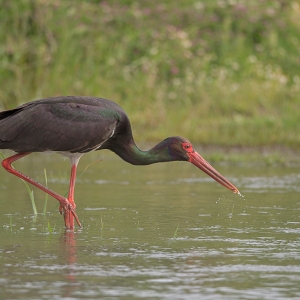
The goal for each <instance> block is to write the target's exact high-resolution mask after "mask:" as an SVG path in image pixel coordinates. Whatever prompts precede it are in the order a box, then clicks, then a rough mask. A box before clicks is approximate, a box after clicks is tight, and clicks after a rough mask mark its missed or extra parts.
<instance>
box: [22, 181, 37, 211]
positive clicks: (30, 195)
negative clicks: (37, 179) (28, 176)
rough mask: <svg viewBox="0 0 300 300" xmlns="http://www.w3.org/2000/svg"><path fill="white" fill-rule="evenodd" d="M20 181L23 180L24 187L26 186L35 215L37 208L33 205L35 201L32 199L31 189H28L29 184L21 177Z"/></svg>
mask: <svg viewBox="0 0 300 300" xmlns="http://www.w3.org/2000/svg"><path fill="white" fill-rule="evenodd" d="M22 181H23V182H24V183H25V185H26V188H27V191H28V194H29V197H30V200H31V204H32V210H33V214H34V215H37V209H36V205H35V201H34V195H33V191H32V190H30V187H29V185H28V184H27V182H26V181H24V180H23V179H22Z"/></svg>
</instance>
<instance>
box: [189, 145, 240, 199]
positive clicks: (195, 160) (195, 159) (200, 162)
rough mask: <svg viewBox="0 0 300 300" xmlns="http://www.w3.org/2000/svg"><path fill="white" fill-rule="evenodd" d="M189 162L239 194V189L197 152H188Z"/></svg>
mask: <svg viewBox="0 0 300 300" xmlns="http://www.w3.org/2000/svg"><path fill="white" fill-rule="evenodd" d="M189 157H190V159H189V162H191V163H192V164H193V165H195V166H196V167H198V168H199V169H201V170H202V171H203V172H205V173H206V174H207V175H209V176H210V177H212V178H213V179H214V180H216V181H217V182H219V183H220V184H222V185H223V186H225V187H227V188H228V189H230V190H231V191H233V192H234V193H237V194H239V193H240V192H239V190H238V189H237V188H236V187H235V186H234V185H233V184H232V183H230V182H229V181H228V180H227V179H226V178H225V177H224V176H222V175H221V174H220V173H219V172H218V171H217V170H216V169H215V168H213V167H212V166H211V165H210V164H209V163H208V162H207V161H206V160H205V159H204V158H203V157H202V156H201V155H200V154H199V153H198V152H196V151H195V152H191V153H189Z"/></svg>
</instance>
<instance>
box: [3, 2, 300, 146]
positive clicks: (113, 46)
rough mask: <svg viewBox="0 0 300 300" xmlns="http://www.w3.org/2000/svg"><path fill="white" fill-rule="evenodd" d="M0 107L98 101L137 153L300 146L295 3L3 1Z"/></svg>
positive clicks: (299, 26) (299, 28)
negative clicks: (171, 147) (52, 99)
mask: <svg viewBox="0 0 300 300" xmlns="http://www.w3.org/2000/svg"><path fill="white" fill-rule="evenodd" d="M0 4H1V5H0V7H1V8H0V24H1V26H0V39H1V41H3V42H2V43H1V44H0V87H1V89H0V106H2V108H11V107H14V106H15V105H18V104H20V103H23V102H27V101H30V100H33V99H38V98H42V97H47V96H55V95H94V96H99V97H104V98H109V99H112V100H115V101H117V102H118V103H119V104H121V105H122V106H123V107H124V108H125V110H126V111H127V113H128V115H129V117H130V119H131V121H132V123H133V124H132V125H133V131H134V135H135V136H136V139H137V140H138V141H140V142H144V141H146V140H147V141H157V140H159V139H161V138H164V137H165V136H169V135H183V136H186V137H188V138H189V139H190V140H192V141H193V142H195V143H201V144H202V145H217V146H243V147H257V146H265V145H268V146H272V145H273V146H275V145H276V146H278V145H281V146H285V147H288V148H294V149H296V148H297V147H298V146H300V122H299V120H300V75H299V68H300V60H299V57H300V55H299V54H300V53H299V49H300V38H299V36H300V35H299V32H300V19H299V15H300V3H299V1H296V0H294V1H289V0H277V1H268V0H253V1H242V0H240V1H237V0H236V1H234V0H231V1H225V0H221V1H215V0H206V1H195V0H178V1H172V0H167V1H153V0H151V1H150V0H144V1H131V0H120V1H114V0H113V1H96V0H94V1H92V0H90V1H68V0H51V1H50V0H34V1H33V0H32V1H30V0H19V1H5V0H0Z"/></svg>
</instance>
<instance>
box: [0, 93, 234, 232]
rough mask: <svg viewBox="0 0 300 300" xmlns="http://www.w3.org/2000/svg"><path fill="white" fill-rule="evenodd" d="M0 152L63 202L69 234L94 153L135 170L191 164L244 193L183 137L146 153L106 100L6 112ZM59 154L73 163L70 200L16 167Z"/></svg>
mask: <svg viewBox="0 0 300 300" xmlns="http://www.w3.org/2000/svg"><path fill="white" fill-rule="evenodd" d="M0 149H10V150H13V151H15V152H17V154H15V155H13V156H10V157H8V158H6V159H4V160H3V161H2V166H3V167H4V168H5V169H6V170H7V171H8V172H10V173H12V174H14V175H16V176H18V177H20V178H22V179H23V180H25V181H27V182H29V183H31V184H33V185H34V186H36V187H37V188H39V189H41V190H42V191H44V192H46V193H48V194H49V195H51V196H52V197H54V198H55V199H56V200H58V201H59V202H60V207H59V211H60V213H61V214H63V216H64V221H65V226H66V228H67V229H74V218H75V220H76V222H77V224H78V226H81V224H80V221H79V219H78V217H77V215H76V212H75V208H76V205H75V201H74V188H75V181H76V169H77V164H78V162H79V159H80V157H81V156H82V155H83V154H84V153H86V152H90V151H94V150H102V149H109V150H111V151H113V152H115V153H116V154H117V155H118V156H120V157H121V158H122V159H123V160H125V161H126V162H128V163H131V164H133V165H149V164H153V163H157V162H169V161H189V162H191V163H192V164H194V165H195V166H196V167H198V168H200V169H201V170H202V171H204V172H205V173H207V174H208V175H209V176H211V177H212V178H213V179H214V180H216V181H217V182H219V183H220V184H222V185H223V186H225V187H226V188H228V189H230V190H231V191H233V192H234V193H239V191H238V189H237V188H236V187H235V186H234V185H233V184H231V183H230V182H229V181H228V180H227V179H226V178H224V177H223V176H222V175H221V174H220V173H219V172H218V171H216V170H215V169H214V168H213V167H212V166H211V165H210V164H209V163H208V162H207V161H206V160H205V159H204V158H203V157H202V156H201V155H200V154H198V153H197V152H196V151H195V150H194V148H193V146H192V144H191V142H190V141H189V140H187V139H186V138H183V137H180V136H173V137H168V138H166V139H164V140H163V141H161V142H160V143H159V144H157V145H156V146H154V147H153V148H152V149H150V150H148V151H142V150H140V149H139V148H138V147H137V146H136V144H135V142H134V139H133V137H132V132H131V125H130V121H129V119H128V117H127V115H126V113H125V112H124V111H123V109H122V108H121V107H120V106H119V105H118V104H116V103H115V102H113V101H110V100H106V99H103V98H94V97H83V96H66V97H53V98H45V99H41V100H37V101H32V102H28V103H25V104H23V105H21V106H19V107H17V108H14V109H10V110H6V111H2V112H0ZM45 151H55V152H58V153H60V154H62V155H64V156H67V157H68V158H69V159H70V162H71V176H70V186H69V193H68V197H67V198H65V197H63V196H61V195H59V194H57V193H55V192H54V191H52V190H50V189H48V188H47V187H45V186H43V185H42V184H40V183H38V182H37V181H35V180H33V179H32V178H30V177H28V176H27V175H25V174H23V173H21V172H19V171H18V170H16V169H14V168H13V167H12V163H13V162H14V161H16V160H18V159H20V158H22V157H24V156H26V155H28V154H30V153H32V152H45Z"/></svg>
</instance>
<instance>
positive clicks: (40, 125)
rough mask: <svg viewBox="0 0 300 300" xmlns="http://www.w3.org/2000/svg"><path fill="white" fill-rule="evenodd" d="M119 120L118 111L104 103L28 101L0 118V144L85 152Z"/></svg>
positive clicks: (19, 148)
mask: <svg viewBox="0 0 300 300" xmlns="http://www.w3.org/2000/svg"><path fill="white" fill-rule="evenodd" d="M119 121H120V115H119V113H118V112H117V111H115V110H114V109H112V108H109V107H107V106H105V105H103V106H101V105H99V106H91V105H87V104H81V103H55V104H49V103H40V104H34V103H32V104H30V105H24V106H21V107H20V108H17V109H14V110H12V111H11V113H9V111H7V112H6V115H5V116H4V118H2V119H1V118H0V148H2V149H11V150H14V151H17V152H37V151H70V152H88V151H91V150H93V149H96V148H98V147H100V145H101V144H102V143H103V142H105V141H106V140H107V139H109V138H110V136H112V135H113V133H114V130H115V128H116V126H117V124H118V122H119Z"/></svg>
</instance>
